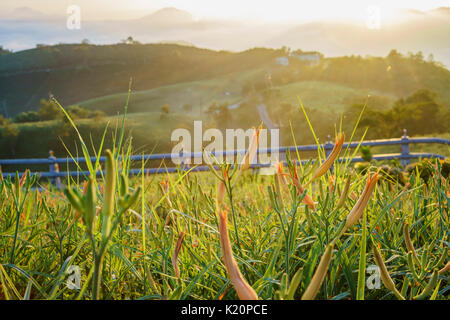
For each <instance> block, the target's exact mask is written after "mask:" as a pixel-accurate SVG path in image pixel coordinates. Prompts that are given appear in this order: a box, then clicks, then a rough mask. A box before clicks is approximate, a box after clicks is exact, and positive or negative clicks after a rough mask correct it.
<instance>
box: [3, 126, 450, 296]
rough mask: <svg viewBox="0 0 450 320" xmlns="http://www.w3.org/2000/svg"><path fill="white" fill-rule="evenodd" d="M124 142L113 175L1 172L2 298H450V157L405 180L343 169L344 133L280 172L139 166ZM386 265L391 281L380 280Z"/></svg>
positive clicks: (111, 162)
mask: <svg viewBox="0 0 450 320" xmlns="http://www.w3.org/2000/svg"><path fill="white" fill-rule="evenodd" d="M137 118H139V117H137ZM140 120H141V121H144V120H142V118H140ZM130 121H138V120H133V119H131V120H130ZM122 132H123V131H122ZM120 141H122V139H121V138H120V139H118V141H116V142H117V144H115V145H117V149H115V150H113V153H108V152H107V153H106V154H107V159H108V160H107V162H106V165H105V166H104V167H103V168H106V175H105V176H104V178H100V179H96V180H94V179H93V178H90V179H88V180H87V182H82V181H76V180H71V181H68V187H67V189H66V190H65V191H64V193H63V192H61V190H56V189H53V188H52V187H51V186H48V185H42V186H41V187H43V188H44V191H37V190H36V189H32V186H35V185H36V184H37V183H38V182H36V181H34V180H33V178H32V177H30V176H25V178H23V179H21V180H19V179H16V180H15V182H14V181H10V180H2V181H1V184H0V200H1V201H0V284H1V290H0V298H2V299H99V298H103V299H236V298H237V297H239V298H243V297H247V298H258V299H300V298H302V299H315V298H316V299H438V300H443V299H448V291H449V289H450V286H449V276H448V269H449V263H448V250H449V246H448V235H449V228H448V226H449V217H448V201H449V196H450V194H449V193H448V190H449V186H450V185H449V177H448V172H447V171H445V170H448V167H447V169H445V170H444V169H443V167H442V166H444V163H441V162H435V163H433V162H431V163H429V164H427V165H426V166H425V167H422V169H419V168H418V169H417V170H418V171H412V172H411V174H410V175H406V173H403V174H402V175H403V178H404V179H405V180H403V179H399V178H398V175H394V171H392V172H390V173H386V172H383V171H379V169H378V168H376V167H372V168H370V169H369V171H370V172H371V174H370V173H369V174H368V173H365V174H363V173H361V174H358V173H356V172H355V171H354V170H352V168H351V166H349V165H347V164H342V165H337V163H335V166H334V171H333V173H331V172H330V171H329V166H330V165H331V164H332V163H333V159H335V157H336V156H337V155H338V154H339V147H338V146H336V150H337V153H334V152H333V153H332V155H331V156H330V158H329V160H328V161H326V162H325V163H324V164H322V165H321V166H320V167H319V168H317V167H314V166H313V165H312V164H311V163H310V164H308V165H305V166H300V167H299V166H296V165H295V164H294V163H293V162H290V161H288V166H287V168H285V169H281V168H278V169H279V171H276V172H278V173H277V174H275V175H269V176H267V175H260V174H253V173H252V172H251V171H250V170H247V171H246V170H245V167H242V166H241V168H240V169H237V167H235V168H236V169H237V170H234V169H232V168H231V167H229V166H222V168H221V169H220V170H218V171H214V172H215V174H213V173H212V172H209V173H194V172H181V171H180V172H179V173H176V174H161V175H156V176H145V175H142V174H140V175H138V176H137V177H134V178H131V177H130V178H128V177H127V174H126V172H127V169H128V168H130V166H132V165H133V166H134V167H138V168H139V167H142V166H143V165H144V164H142V163H134V164H131V163H130V162H129V161H128V160H127V159H128V156H129V155H130V154H131V153H130V150H129V149H128V147H127V145H123V144H121V142H120ZM342 141H343V140H342ZM82 144H83V142H82ZM87 150H88V149H87V148H85V149H84V154H85V156H87V155H88V153H87ZM97 152H98V153H102V154H104V152H103V151H102V150H101V147H100V149H99V150H97ZM118 154H122V155H124V159H125V160H123V161H121V162H120V163H119V162H117V161H116V160H115V155H116V156H117V155H118ZM319 154H320V155H321V156H322V157H323V153H319ZM340 155H341V156H347V155H349V153H348V151H347V150H344V149H343V150H342V151H341V152H340ZM447 165H448V164H447ZM88 166H89V167H90V170H91V172H94V171H95V170H96V169H97V164H94V163H92V164H89V165H88ZM120 168H122V169H123V171H122V174H119V173H117V170H118V169H120ZM281 170H283V173H281ZM422 171H423V172H425V171H426V172H427V174H426V175H423V174H422ZM445 172H447V173H445ZM297 174H298V175H297ZM444 176H446V177H444ZM303 188H304V189H303ZM303 190H305V191H303ZM358 199H360V200H358ZM227 239H229V240H227ZM228 241H230V243H229V244H228ZM233 257H234V258H233ZM372 265H377V266H378V268H379V270H380V277H381V280H382V281H381V286H380V287H379V288H378V289H374V288H372V289H368V288H367V286H366V281H368V280H367V278H368V276H369V270H371V268H372ZM369 267H370V268H369ZM74 270H75V271H74ZM76 270H79V275H80V283H79V284H78V285H79V286H77V283H76V281H75V282H73V279H75V278H76V277H75V276H76V274H77V272H78V271H76ZM68 281H69V284H70V285H69V284H68Z"/></svg>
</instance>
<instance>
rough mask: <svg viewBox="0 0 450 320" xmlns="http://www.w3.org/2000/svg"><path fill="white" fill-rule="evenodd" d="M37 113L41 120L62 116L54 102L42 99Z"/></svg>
mask: <svg viewBox="0 0 450 320" xmlns="http://www.w3.org/2000/svg"><path fill="white" fill-rule="evenodd" d="M38 114H39V118H40V120H41V121H46V120H55V119H58V118H60V117H61V116H62V111H61V109H60V108H59V107H58V106H57V105H56V103H55V102H53V101H50V100H45V99H42V100H41V106H40V108H39V111H38Z"/></svg>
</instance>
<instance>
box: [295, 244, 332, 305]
mask: <svg viewBox="0 0 450 320" xmlns="http://www.w3.org/2000/svg"><path fill="white" fill-rule="evenodd" d="M333 247H334V243H330V244H329V245H328V246H327V248H326V249H325V252H324V253H323V255H322V258H320V262H319V266H318V267H317V270H316V272H315V273H314V276H313V277H312V279H311V282H310V283H309V285H308V288H306V291H305V293H304V294H303V296H302V300H313V299H314V298H315V297H316V295H317V292H318V291H319V289H320V286H321V285H322V282H323V279H324V278H325V275H326V274H327V271H328V267H329V265H330V262H331V258H333Z"/></svg>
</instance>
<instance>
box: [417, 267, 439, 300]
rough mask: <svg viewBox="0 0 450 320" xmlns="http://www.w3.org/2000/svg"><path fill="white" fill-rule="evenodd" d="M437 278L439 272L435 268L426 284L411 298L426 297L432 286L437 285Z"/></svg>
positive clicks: (420, 298)
mask: <svg viewBox="0 0 450 320" xmlns="http://www.w3.org/2000/svg"><path fill="white" fill-rule="evenodd" d="M438 278H439V272H438V271H437V270H434V271H433V274H432V275H431V278H430V281H429V282H428V283H427V285H426V286H425V288H424V289H423V290H422V292H421V293H420V294H419V295H417V296H415V297H414V298H413V299H414V300H422V299H425V298H426V297H428V296H429V295H430V294H431V293H432V292H433V290H434V288H435V287H436V285H437V281H438Z"/></svg>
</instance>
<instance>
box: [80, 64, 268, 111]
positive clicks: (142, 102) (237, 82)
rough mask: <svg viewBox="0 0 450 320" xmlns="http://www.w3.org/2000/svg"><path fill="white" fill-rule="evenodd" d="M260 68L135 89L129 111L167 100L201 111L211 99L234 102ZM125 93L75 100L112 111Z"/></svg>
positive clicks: (118, 108) (174, 107)
mask: <svg viewBox="0 0 450 320" xmlns="http://www.w3.org/2000/svg"><path fill="white" fill-rule="evenodd" d="M263 72H264V69H263V68H257V69H252V70H247V71H243V72H238V73H230V74H228V75H225V76H222V77H217V78H214V79H207V80H200V81H190V82H182V83H177V84H172V85H168V86H162V87H158V88H154V89H150V90H143V91H137V92H134V93H133V94H132V96H131V101H130V112H148V111H155V110H157V111H159V108H160V107H161V106H162V105H164V104H166V103H167V104H169V105H170V106H171V108H172V111H180V110H182V106H183V105H184V104H190V105H191V106H193V111H195V112H200V111H201V110H204V108H205V107H208V106H209V105H210V103H211V102H212V101H216V102H217V103H224V102H229V103H234V102H236V101H238V100H239V99H240V97H241V91H242V86H243V84H244V83H245V81H247V80H249V79H251V78H253V77H255V76H257V75H258V74H259V73H263ZM227 92H228V93H229V94H228V95H227V94H226V93H227ZM126 97H127V93H125V92H124V93H118V94H113V95H108V96H103V97H99V98H95V99H90V100H86V101H81V102H79V103H77V104H78V105H80V106H82V107H85V108H89V109H98V110H103V111H105V112H108V113H112V110H114V112H117V111H122V109H123V103H124V101H126Z"/></svg>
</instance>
